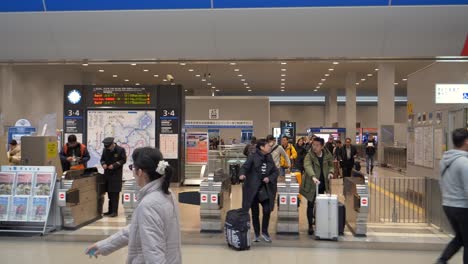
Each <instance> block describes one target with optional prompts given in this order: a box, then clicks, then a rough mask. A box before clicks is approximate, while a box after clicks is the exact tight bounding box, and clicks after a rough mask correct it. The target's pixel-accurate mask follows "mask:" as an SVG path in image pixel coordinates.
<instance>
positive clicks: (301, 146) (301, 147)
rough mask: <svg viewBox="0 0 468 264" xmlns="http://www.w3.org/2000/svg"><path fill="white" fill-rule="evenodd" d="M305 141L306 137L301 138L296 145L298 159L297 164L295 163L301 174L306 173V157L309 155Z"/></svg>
mask: <svg viewBox="0 0 468 264" xmlns="http://www.w3.org/2000/svg"><path fill="white" fill-rule="evenodd" d="M304 140H305V139H304V137H300V138H299V139H298V140H297V144H296V152H297V158H296V162H295V163H294V167H295V169H297V170H298V171H299V172H301V173H303V172H304V159H305V156H306V155H307V150H306V148H305V141H304Z"/></svg>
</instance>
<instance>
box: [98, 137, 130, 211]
mask: <svg viewBox="0 0 468 264" xmlns="http://www.w3.org/2000/svg"><path fill="white" fill-rule="evenodd" d="M102 143H103V144H104V150H103V151H102V156H101V165H102V168H103V169H104V181H105V185H106V191H107V195H108V197H109V211H108V212H107V213H104V215H106V216H110V217H116V216H117V215H118V209H119V193H120V191H121V190H122V177H123V165H124V164H125V163H126V162H127V154H126V153H125V149H124V148H122V147H119V146H117V144H115V143H114V138H112V137H108V138H105V139H104V140H103V141H102Z"/></svg>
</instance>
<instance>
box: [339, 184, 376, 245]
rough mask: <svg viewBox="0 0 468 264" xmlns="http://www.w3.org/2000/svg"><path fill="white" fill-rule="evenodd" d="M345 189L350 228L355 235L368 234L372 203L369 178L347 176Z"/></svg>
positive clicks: (347, 220)
mask: <svg viewBox="0 0 468 264" xmlns="http://www.w3.org/2000/svg"><path fill="white" fill-rule="evenodd" d="M344 189H345V197H346V222H347V224H348V228H349V229H350V230H351V232H352V233H353V235H354V236H366V235H367V222H368V216H369V203H370V196H369V187H368V184H367V180H366V179H364V178H361V177H346V178H345V180H344Z"/></svg>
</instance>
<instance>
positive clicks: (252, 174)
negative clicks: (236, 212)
mask: <svg viewBox="0 0 468 264" xmlns="http://www.w3.org/2000/svg"><path fill="white" fill-rule="evenodd" d="M264 162H265V163H266V165H267V168H266V174H265V175H266V177H268V179H270V182H269V183H268V195H269V196H270V208H271V210H272V211H273V208H274V206H275V198H276V183H277V179H278V175H279V171H278V168H276V165H275V162H274V161H273V158H272V157H271V154H267V155H264V154H263V153H262V152H261V151H260V150H257V152H255V153H254V154H252V155H249V157H248V158H247V161H246V162H245V163H244V165H242V167H241V169H240V175H245V182H244V186H243V190H242V208H244V209H246V210H248V209H250V207H251V206H252V202H253V200H254V198H255V196H256V195H257V192H258V191H259V189H260V187H261V185H262V183H263V178H262V164H263V163H264Z"/></svg>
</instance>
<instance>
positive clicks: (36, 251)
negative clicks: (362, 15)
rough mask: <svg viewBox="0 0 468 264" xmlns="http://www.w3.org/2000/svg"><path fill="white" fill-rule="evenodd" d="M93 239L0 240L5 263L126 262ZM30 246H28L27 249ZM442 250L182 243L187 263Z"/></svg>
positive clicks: (387, 260)
mask: <svg viewBox="0 0 468 264" xmlns="http://www.w3.org/2000/svg"><path fill="white" fill-rule="evenodd" d="M87 246H89V243H78V242H74V243H59V242H44V241H27V242H25V241H23V240H18V239H11V240H10V241H0V254H1V256H2V257H1V259H0V262H1V263H5V264H17V263H33V264H63V263H67V264H75V263H125V258H126V254H127V249H126V248H124V249H121V250H119V251H117V252H114V253H113V254H111V255H110V256H107V257H102V256H101V257H99V258H98V259H94V258H93V259H90V258H89V257H88V256H86V255H85V254H84V251H85V248H86V247H87ZM25 249H27V250H25ZM438 254H439V253H438V252H435V251H434V252H421V251H385V250H355V249H327V248H278V247H271V246H266V247H257V246H255V247H253V248H251V250H249V251H243V252H237V251H233V250H230V249H228V248H227V247H224V246H193V245H184V246H183V247H182V255H183V256H182V257H183V262H184V263H190V264H197V263H203V264H211V263H213V264H219V263H223V264H231V263H233V264H234V263H255V264H284V263H290V264H292V263H297V264H303V263H327V264H335V263H363V264H364V263H379V264H394V263H411V264H419V263H421V264H426V263H434V260H435V259H436V258H437V257H438ZM461 262H462V259H461V254H460V253H459V254H458V255H456V256H455V258H454V259H453V261H452V262H451V263H461Z"/></svg>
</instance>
